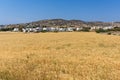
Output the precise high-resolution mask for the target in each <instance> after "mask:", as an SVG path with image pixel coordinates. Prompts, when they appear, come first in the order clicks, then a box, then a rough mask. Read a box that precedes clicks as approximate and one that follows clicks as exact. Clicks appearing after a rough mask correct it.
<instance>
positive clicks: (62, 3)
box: [0, 0, 120, 24]
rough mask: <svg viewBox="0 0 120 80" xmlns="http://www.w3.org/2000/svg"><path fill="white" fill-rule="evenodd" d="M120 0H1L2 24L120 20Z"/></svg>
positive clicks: (0, 14)
mask: <svg viewBox="0 0 120 80" xmlns="http://www.w3.org/2000/svg"><path fill="white" fill-rule="evenodd" d="M119 8H120V0H0V24H13V23H24V22H31V21H37V20H42V19H54V18H63V19H80V20H84V21H120V10H119Z"/></svg>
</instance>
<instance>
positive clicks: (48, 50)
mask: <svg viewBox="0 0 120 80" xmlns="http://www.w3.org/2000/svg"><path fill="white" fill-rule="evenodd" d="M119 75H120V36H113V35H102V34H96V33H94V32H89V33H88V32H70V33H69V32H68V33H67V32H65V33H64V32H63V33H27V34H25V33H12V32H6V33H5V32H1V33H0V80H120V76H119Z"/></svg>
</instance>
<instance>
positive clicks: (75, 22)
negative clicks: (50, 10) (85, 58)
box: [7, 19, 120, 28]
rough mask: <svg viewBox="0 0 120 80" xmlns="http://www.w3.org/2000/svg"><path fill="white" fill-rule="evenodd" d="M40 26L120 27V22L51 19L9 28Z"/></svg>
mask: <svg viewBox="0 0 120 80" xmlns="http://www.w3.org/2000/svg"><path fill="white" fill-rule="evenodd" d="M39 26H47V27H92V26H102V27H105V26H118V27H120V22H114V24H112V23H111V22H107V23H106V22H100V21H95V22H86V21H82V20H64V19H49V20H40V21H34V22H30V23H23V24H13V25H7V27H9V28H10V27H11V28H13V27H39Z"/></svg>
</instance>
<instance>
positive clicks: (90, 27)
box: [0, 19, 120, 33]
mask: <svg viewBox="0 0 120 80" xmlns="http://www.w3.org/2000/svg"><path fill="white" fill-rule="evenodd" d="M0 31H12V32H24V33H29V32H34V33H39V32H74V31H77V32H79V31H85V32H90V31H96V32H97V33H100V32H108V31H120V23H119V22H114V23H113V22H112V23H105V22H84V21H81V20H69V21H68V20H63V19H52V20H41V21H37V22H31V23H26V24H13V25H1V26H0Z"/></svg>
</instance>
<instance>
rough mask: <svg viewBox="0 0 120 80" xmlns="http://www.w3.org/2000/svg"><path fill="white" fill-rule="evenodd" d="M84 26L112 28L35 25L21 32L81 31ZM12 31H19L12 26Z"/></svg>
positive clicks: (94, 28)
mask: <svg viewBox="0 0 120 80" xmlns="http://www.w3.org/2000/svg"><path fill="white" fill-rule="evenodd" d="M85 28H87V29H88V28H89V31H95V30H98V29H103V30H110V29H114V27H113V26H106V27H103V26H99V27H98V26H94V27H36V28H30V27H27V28H22V32H45V31H46V32H56V31H57V32H73V31H82V30H83V29H85ZM13 31H14V32H19V31H20V29H19V28H14V29H13Z"/></svg>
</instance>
